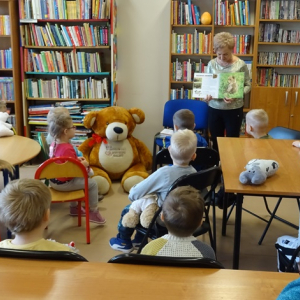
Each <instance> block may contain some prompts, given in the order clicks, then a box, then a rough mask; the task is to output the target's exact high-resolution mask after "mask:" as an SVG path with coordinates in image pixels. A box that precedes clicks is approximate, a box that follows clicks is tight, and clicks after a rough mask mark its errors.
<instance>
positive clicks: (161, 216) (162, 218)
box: [160, 212, 164, 222]
mask: <svg viewBox="0 0 300 300" xmlns="http://www.w3.org/2000/svg"><path fill="white" fill-rule="evenodd" d="M160 219H161V220H162V221H163V222H164V214H163V213H162V212H161V214H160Z"/></svg>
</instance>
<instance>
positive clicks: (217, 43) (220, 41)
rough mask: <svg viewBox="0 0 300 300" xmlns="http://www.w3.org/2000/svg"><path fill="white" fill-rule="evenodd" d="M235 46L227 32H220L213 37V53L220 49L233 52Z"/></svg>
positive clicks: (232, 38)
mask: <svg viewBox="0 0 300 300" xmlns="http://www.w3.org/2000/svg"><path fill="white" fill-rule="evenodd" d="M234 45H235V42H234V37H233V36H232V34H231V33H229V32H220V33H217V34H216V35H215V36H214V50H215V52H216V51H217V50H218V49H220V48H226V47H227V48H228V49H229V50H233V48H234Z"/></svg>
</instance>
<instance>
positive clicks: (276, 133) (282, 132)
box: [269, 126, 300, 140]
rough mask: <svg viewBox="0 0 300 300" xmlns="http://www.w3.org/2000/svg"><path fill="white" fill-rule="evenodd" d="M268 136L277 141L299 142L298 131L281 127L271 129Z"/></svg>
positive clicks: (299, 132) (299, 135) (299, 133)
mask: <svg viewBox="0 0 300 300" xmlns="http://www.w3.org/2000/svg"><path fill="white" fill-rule="evenodd" d="M269 135H270V136H271V137H272V138H273V139H277V140H280V139H281V140H300V131H298V130H294V129H290V128H286V127H281V126H278V127H274V128H272V129H271V130H270V131H269Z"/></svg>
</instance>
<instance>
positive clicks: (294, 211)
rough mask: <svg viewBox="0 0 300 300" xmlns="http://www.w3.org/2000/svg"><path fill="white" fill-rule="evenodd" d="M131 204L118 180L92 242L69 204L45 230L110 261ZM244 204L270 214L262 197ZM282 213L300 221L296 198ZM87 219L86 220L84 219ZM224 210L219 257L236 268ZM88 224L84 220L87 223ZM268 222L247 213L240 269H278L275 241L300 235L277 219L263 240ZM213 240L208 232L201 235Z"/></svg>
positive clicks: (29, 169)
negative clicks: (112, 243)
mask: <svg viewBox="0 0 300 300" xmlns="http://www.w3.org/2000/svg"><path fill="white" fill-rule="evenodd" d="M35 170H36V166H34V165H27V166H22V167H21V168H20V177H21V178H25V177H28V178H33V176H34V173H35ZM2 187H3V179H2V176H0V189H2ZM269 202H270V207H271V209H272V208H273V207H274V205H275V202H276V200H275V199H272V198H270V199H269ZM128 203H129V200H128V195H127V194H126V193H124V192H123V190H122V188H121V186H120V183H119V182H114V183H113V185H112V188H111V190H110V192H109V193H108V195H106V196H105V197H104V199H103V200H102V201H101V202H100V203H99V208H100V211H101V213H102V214H103V216H105V217H106V219H107V223H106V224H105V225H104V226H97V225H96V224H92V223H91V244H89V245H87V244H86V243H85V226H84V225H83V227H77V218H74V217H70V216H69V215H68V213H69V209H68V204H55V205H52V207H51V218H50V219H51V220H50V224H49V226H48V229H47V230H45V238H51V239H54V240H56V241H58V242H61V243H69V242H70V241H74V242H75V245H76V247H77V248H78V249H79V250H80V254H81V255H83V256H84V257H86V258H87V259H88V260H89V261H100V262H106V261H108V260H109V259H110V258H111V257H113V256H115V255H118V254H120V253H121V252H118V251H115V250H112V249H111V248H110V246H109V244H108V241H109V239H110V238H111V237H113V236H115V235H116V233H117V223H118V221H119V217H120V213H121V210H122V208H123V207H124V206H125V205H126V204H128ZM244 207H245V208H248V209H249V210H251V211H254V212H256V213H257V214H259V215H260V216H261V217H267V216H268V214H267V212H266V210H265V208H264V204H263V199H262V198H261V197H246V198H245V200H244ZM278 215H279V216H281V217H283V218H286V219H288V220H289V221H291V222H293V223H295V224H298V222H299V211H298V208H297V203H296V200H295V199H284V200H283V202H282V204H281V206H280V207H279V210H278ZM83 221H85V219H84V220H83ZM221 223H222V210H220V209H218V208H217V251H218V252H217V258H218V260H219V261H220V262H221V263H222V264H223V265H224V266H225V268H232V252H233V235H234V213H233V214H232V216H231V217H230V220H229V222H228V226H227V235H226V236H222V235H221ZM83 224H84V222H83ZM265 224H266V223H265V222H263V221H261V220H259V219H258V218H255V217H253V216H251V215H250V214H248V213H246V212H243V216H242V237H241V255H240V269H244V270H263V271H276V249H275V247H274V244H275V242H276V239H277V237H279V236H282V235H292V236H297V230H295V229H293V228H291V227H289V226H287V225H285V224H282V223H281V222H279V221H277V220H274V221H273V223H272V224H271V227H270V229H269V231H268V233H267V235H266V237H265V239H264V241H263V243H262V245H261V246H259V245H258V240H259V238H260V236H261V234H262V232H263V229H264V227H265ZM0 232H1V237H2V238H3V237H5V236H6V230H5V228H4V226H3V225H0ZM199 238H200V239H201V240H203V241H205V242H207V243H209V238H208V236H207V235H204V236H202V237H199Z"/></svg>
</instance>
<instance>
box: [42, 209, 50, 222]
mask: <svg viewBox="0 0 300 300" xmlns="http://www.w3.org/2000/svg"><path fill="white" fill-rule="evenodd" d="M49 220H50V208H48V209H47V210H46V212H45V214H44V217H43V221H44V222H48V221H49Z"/></svg>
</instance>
